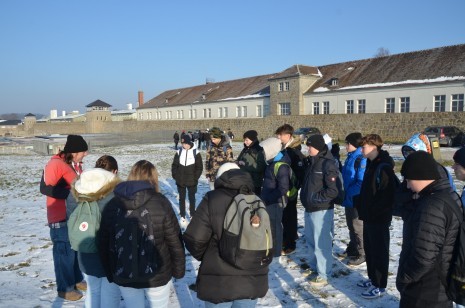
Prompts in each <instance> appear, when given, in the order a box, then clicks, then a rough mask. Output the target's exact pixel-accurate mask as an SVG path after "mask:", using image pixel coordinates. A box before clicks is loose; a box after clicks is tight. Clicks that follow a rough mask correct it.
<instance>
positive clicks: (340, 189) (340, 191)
mask: <svg viewBox="0 0 465 308" xmlns="http://www.w3.org/2000/svg"><path fill="white" fill-rule="evenodd" d="M328 161H331V160H329V159H325V160H324V161H323V170H322V171H323V173H324V172H325V171H326V169H327V168H326V164H327V162H328ZM333 163H334V165H335V166H336V170H337V177H336V187H337V196H336V198H334V199H333V202H334V203H335V204H342V202H344V197H345V191H344V185H342V174H341V171H339V162H338V161H337V160H336V159H334V161H333Z"/></svg>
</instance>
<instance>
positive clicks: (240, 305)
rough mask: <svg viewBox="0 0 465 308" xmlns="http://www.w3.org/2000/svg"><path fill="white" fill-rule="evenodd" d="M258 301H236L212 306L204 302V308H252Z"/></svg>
mask: <svg viewBox="0 0 465 308" xmlns="http://www.w3.org/2000/svg"><path fill="white" fill-rule="evenodd" d="M257 301H258V299H238V300H235V301H232V302H226V303H219V304H213V303H210V302H205V308H209V307H218V308H229V307H231V308H252V307H255V305H257Z"/></svg>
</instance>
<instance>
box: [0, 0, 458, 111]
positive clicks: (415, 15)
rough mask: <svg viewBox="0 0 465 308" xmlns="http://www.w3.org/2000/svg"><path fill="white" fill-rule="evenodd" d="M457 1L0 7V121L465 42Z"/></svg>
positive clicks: (17, 2)
mask: <svg viewBox="0 0 465 308" xmlns="http://www.w3.org/2000/svg"><path fill="white" fill-rule="evenodd" d="M464 12H465V1H463V0H443V1H424V0H423V1H418V0H409V1H405V0H404V1H400V0H391V1H376V0H371V1H369V0H352V1H347V0H333V1H310V0H306V1H303V0H302V1H297V0H296V1H292V0H290V1H282V0H281V1H274V0H269V1H262V0H247V1H243V0H236V1H220V0H217V1H210V0H208V1H207V0H206V1H202V0H197V1H193V0H191V1H176V0H173V1H155V0H152V1H148V0H147V1H145V0H141V1H120V0H111V1H110V0H80V1H59V0H55V1H50V0H40V1H37V0H1V1H0V114H2V113H14V112H17V113H24V112H32V113H42V114H46V115H48V114H49V112H50V109H58V111H59V114H61V111H62V110H66V111H67V112H70V111H72V110H79V111H81V112H83V111H85V105H87V104H89V103H91V102H93V101H94V100H96V99H101V100H103V101H105V102H107V103H109V104H111V105H113V108H116V109H124V108H125V107H126V104H127V103H133V104H134V105H135V104H136V102H137V92H138V91H139V90H142V91H144V95H145V101H147V100H149V99H150V98H152V97H155V96H156V95H158V94H160V93H161V92H163V91H165V90H168V89H173V88H182V87H188V86H194V85H198V84H203V83H204V82H205V79H206V78H211V79H214V80H216V81H224V80H231V79H237V78H243V77H249V76H256V75H263V74H270V73H276V72H280V71H282V70H284V69H286V68H288V67H290V66H292V65H294V64H305V65H316V66H318V65H326V64H332V63H338V62H344V61H350V60H357V59H365V58H371V57H373V55H374V54H375V53H376V51H377V50H378V48H380V47H384V48H387V49H389V51H390V52H391V54H397V53H402V52H408V51H415V50H422V49H429V48H435V47H441V46H447V45H455V44H463V43H465V18H464V16H463V14H464Z"/></svg>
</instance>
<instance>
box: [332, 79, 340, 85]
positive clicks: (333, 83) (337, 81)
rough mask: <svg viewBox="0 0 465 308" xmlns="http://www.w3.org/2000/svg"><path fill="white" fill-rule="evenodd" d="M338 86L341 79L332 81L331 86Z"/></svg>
mask: <svg viewBox="0 0 465 308" xmlns="http://www.w3.org/2000/svg"><path fill="white" fill-rule="evenodd" d="M338 84H339V79H337V78H333V79H331V85H332V86H337V85H338Z"/></svg>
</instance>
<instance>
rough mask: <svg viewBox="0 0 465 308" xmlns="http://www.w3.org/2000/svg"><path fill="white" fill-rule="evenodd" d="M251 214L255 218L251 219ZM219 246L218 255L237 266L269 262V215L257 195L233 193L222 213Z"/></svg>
mask: <svg viewBox="0 0 465 308" xmlns="http://www.w3.org/2000/svg"><path fill="white" fill-rule="evenodd" d="M254 216H256V217H258V221H254ZM256 217H255V218H256ZM218 248H219V252H220V256H221V258H222V259H223V260H224V261H226V262H228V263H229V264H231V265H232V266H234V267H236V268H239V269H243V270H258V269H260V268H264V267H266V266H268V264H270V263H271V261H272V260H273V238H272V235H271V225H270V217H269V216H268V212H267V211H266V207H265V204H264V203H263V201H262V200H261V199H260V198H259V197H258V196H256V195H244V194H238V195H236V196H235V197H234V199H233V200H232V202H231V204H230V205H229V207H228V209H227V211H226V215H225V217H224V222H223V234H222V235H221V238H220V241H219V245H218Z"/></svg>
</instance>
